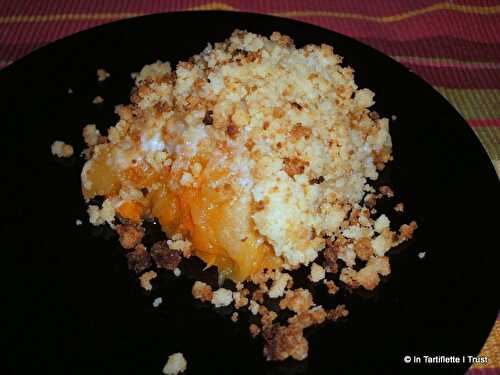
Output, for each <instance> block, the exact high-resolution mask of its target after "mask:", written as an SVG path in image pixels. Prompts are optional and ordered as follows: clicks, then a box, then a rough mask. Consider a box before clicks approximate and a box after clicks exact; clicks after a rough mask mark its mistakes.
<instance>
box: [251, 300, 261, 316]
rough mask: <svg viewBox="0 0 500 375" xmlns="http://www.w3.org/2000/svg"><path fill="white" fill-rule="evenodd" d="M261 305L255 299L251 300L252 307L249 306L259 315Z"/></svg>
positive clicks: (253, 312) (252, 311) (254, 313)
mask: <svg viewBox="0 0 500 375" xmlns="http://www.w3.org/2000/svg"><path fill="white" fill-rule="evenodd" d="M259 307H260V305H259V304H258V303H257V302H255V301H254V300H251V301H250V307H249V308H248V309H249V310H250V312H251V313H252V314H253V315H257V314H258V312H259Z"/></svg>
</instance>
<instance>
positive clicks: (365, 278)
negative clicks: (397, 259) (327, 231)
mask: <svg viewBox="0 0 500 375" xmlns="http://www.w3.org/2000/svg"><path fill="white" fill-rule="evenodd" d="M390 273H391V269H390V265H389V258H387V257H386V256H382V257H371V258H370V259H369V260H368V262H367V264H366V266H365V267H363V268H362V269H360V270H359V271H355V270H353V269H352V268H350V267H348V268H344V269H343V270H342V272H341V275H340V280H341V281H342V282H344V283H346V284H347V285H349V286H351V287H353V288H356V287H357V286H358V285H361V286H362V287H363V288H365V289H367V290H373V289H375V287H376V286H377V285H378V284H379V282H380V277H379V274H380V275H382V276H387V275H389V274H390Z"/></svg>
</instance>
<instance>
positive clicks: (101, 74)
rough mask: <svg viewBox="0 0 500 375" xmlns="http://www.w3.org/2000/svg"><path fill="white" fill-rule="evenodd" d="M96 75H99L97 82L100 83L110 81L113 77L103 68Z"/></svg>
mask: <svg viewBox="0 0 500 375" xmlns="http://www.w3.org/2000/svg"><path fill="white" fill-rule="evenodd" d="M96 74H97V80H98V81H99V82H102V81H104V80H106V79H108V78H109V77H111V74H109V73H108V72H107V71H106V70H104V69H102V68H100V69H97V72H96Z"/></svg>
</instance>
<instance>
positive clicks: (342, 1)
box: [0, 0, 498, 16]
mask: <svg viewBox="0 0 500 375" xmlns="http://www.w3.org/2000/svg"><path fill="white" fill-rule="evenodd" d="M215 2H219V3H224V4H227V5H229V6H232V7H235V8H238V9H239V10H242V11H248V12H271V11H291V10H292V11H308V10H311V9H314V10H330V11H336V12H345V13H357V14H363V15H370V16H391V15H398V14H402V13H405V12H408V11H414V10H418V9H422V8H426V7H429V6H432V5H435V4H440V3H444V1H437V0H412V1H411V3H409V2H404V1H385V0H371V1H370V2H369V3H367V2H361V1H360V2H357V1H352V0H335V2H332V1H331V0H308V1H301V0H289V1H281V0H267V1H265V2H264V1H241V0H223V1H209V0H190V1H181V0H176V1H175V0H174V1H168V2H160V1H149V0H142V1H127V2H124V1H122V0H106V1H102V0H86V1H74V0H73V1H71V2H68V1H64V0H53V1H37V0H16V1H15V2H14V1H9V0H4V1H0V14H9V15H15V14H34V15H36V14H47V13H58V12H60V10H61V8H71V9H72V10H73V11H76V12H89V11H90V12H95V11H105V12H113V11H145V12H158V11H168V10H170V11H171V10H174V9H182V8H184V7H186V6H189V7H192V6H200V5H205V4H210V3H215ZM3 3H5V4H3ZM454 3H455V4H457V3H458V5H466V6H474V7H478V6H479V7H492V6H496V5H498V2H497V1H495V0H461V1H460V2H454Z"/></svg>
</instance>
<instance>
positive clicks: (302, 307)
mask: <svg viewBox="0 0 500 375" xmlns="http://www.w3.org/2000/svg"><path fill="white" fill-rule="evenodd" d="M312 304H313V298H312V295H311V292H309V290H307V289H302V288H299V289H296V290H289V291H287V292H286V295H285V298H283V299H282V300H281V301H280V308H281V309H282V310H284V309H286V308H288V309H289V310H292V311H293V312H296V313H297V314H300V313H302V312H305V311H307V310H309V308H310V307H311V306H312Z"/></svg>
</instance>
